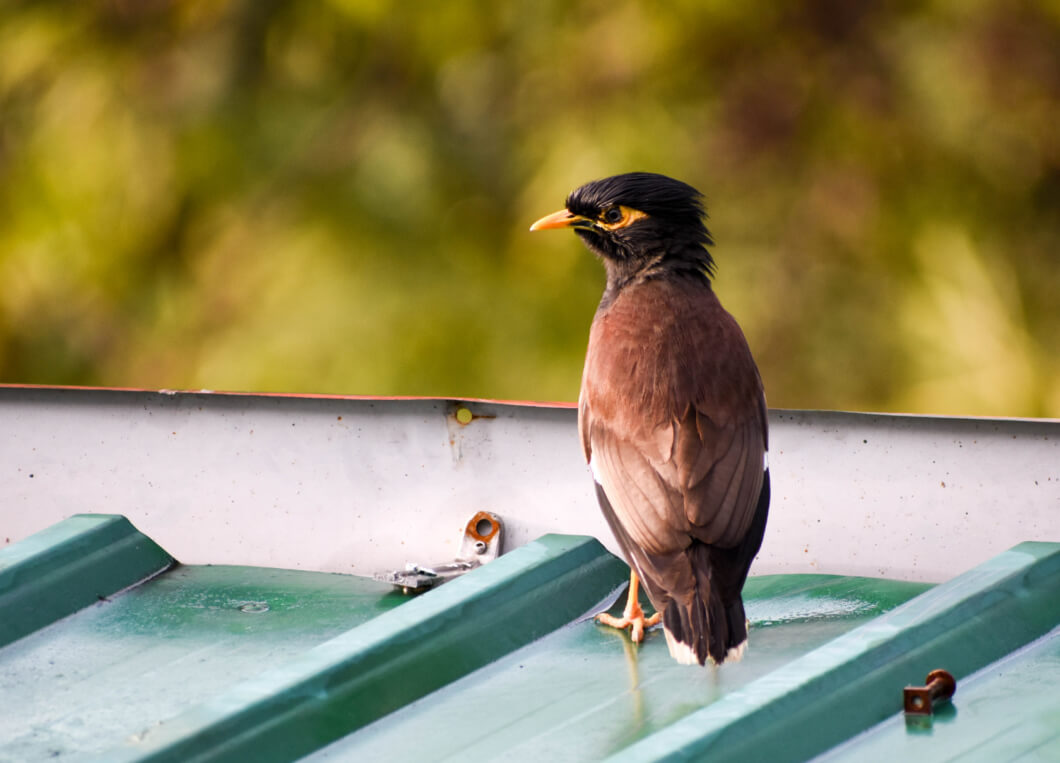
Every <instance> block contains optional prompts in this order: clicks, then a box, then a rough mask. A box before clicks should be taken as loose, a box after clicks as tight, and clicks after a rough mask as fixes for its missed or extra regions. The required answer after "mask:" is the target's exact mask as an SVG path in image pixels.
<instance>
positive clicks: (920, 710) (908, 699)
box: [903, 670, 957, 715]
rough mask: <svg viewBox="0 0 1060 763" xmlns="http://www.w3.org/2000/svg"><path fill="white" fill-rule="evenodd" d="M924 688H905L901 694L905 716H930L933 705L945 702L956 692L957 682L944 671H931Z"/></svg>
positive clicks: (925, 680)
mask: <svg viewBox="0 0 1060 763" xmlns="http://www.w3.org/2000/svg"><path fill="white" fill-rule="evenodd" d="M924 684H925V685H924V686H907V687H905V691H904V692H903V697H904V699H905V712H906V715H931V714H932V713H933V712H934V711H935V709H934V703H936V702H945V701H947V700H949V698H950V697H952V696H953V693H954V692H955V691H957V681H956V680H955V679H954V677H953V676H952V675H950V674H949V673H948V672H947V671H945V670H932V671H931V672H930V673H928V675H927V678H926V679H924Z"/></svg>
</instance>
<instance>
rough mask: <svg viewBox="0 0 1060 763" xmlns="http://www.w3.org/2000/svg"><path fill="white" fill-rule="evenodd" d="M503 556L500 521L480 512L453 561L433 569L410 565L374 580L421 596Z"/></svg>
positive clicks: (471, 522) (465, 528)
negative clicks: (429, 589)
mask: <svg viewBox="0 0 1060 763" xmlns="http://www.w3.org/2000/svg"><path fill="white" fill-rule="evenodd" d="M500 553H501V520H500V517H498V516H497V515H496V514H491V513H490V512H488V511H480V512H479V513H478V514H476V515H475V516H473V517H471V519H469V520H468V521H467V524H466V525H465V526H464V537H463V539H462V540H461V541H460V553H459V554H458V555H457V557H456V558H455V559H454V560H453V561H451V562H443V563H441V564H431V565H422V564H417V563H416V562H408V563H407V564H406V565H405V569H403V570H395V571H393V572H377V573H376V574H375V575H374V576H373V577H374V578H375V579H376V580H381V581H382V582H384V583H390V584H391V585H395V586H399V587H400V588H401V590H402V591H403V592H405V593H420V592H422V591H426V590H427V589H428V588H432V587H433V586H436V585H440V584H441V583H444V582H445V581H447V580H451V579H452V578H455V577H458V576H459V575H463V574H464V573H465V572H470V571H471V570H473V569H475V568H476V567H481V566H482V565H483V564H486V563H487V562H491V561H493V560H494V559H496V558H497V557H498V556H500Z"/></svg>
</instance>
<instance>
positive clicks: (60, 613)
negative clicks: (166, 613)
mask: <svg viewBox="0 0 1060 763" xmlns="http://www.w3.org/2000/svg"><path fill="white" fill-rule="evenodd" d="M172 564H173V558H172V557H171V556H170V555H169V554H167V553H166V552H165V551H163V550H162V549H161V548H160V547H159V546H158V544H156V543H155V542H154V541H153V540H151V539H150V538H148V537H147V536H146V535H143V534H142V533H140V532H139V531H138V530H137V529H136V528H135V527H133V526H132V524H131V523H130V522H129V520H127V519H126V518H125V517H122V516H116V515H106V514H78V515H76V516H73V517H71V518H70V519H67V520H65V521H63V522H59V523H58V524H55V525H52V526H51V527H49V528H47V529H45V530H42V531H41V532H39V533H36V534H35V535H31V536H30V537H28V538H26V539H24V540H22V541H19V542H18V543H15V544H14V545H12V546H8V547H7V548H4V549H0V646H4V645H5V644H10V643H11V642H13V641H15V640H17V639H20V638H22V637H24V636H26V635H27V634H29V633H32V632H33V631H35V630H37V629H38V628H43V627H44V626H46V625H49V624H51V623H53V622H55V621H56V620H59V619H61V618H63V617H66V616H67V615H69V614H72V613H73V612H76V611H77V610H79V609H81V608H82V607H86V606H88V605H89V604H94V603H96V602H97V601H99V600H101V599H105V598H106V597H108V596H111V595H112V594H114V593H116V592H117V591H121V590H122V589H124V588H128V587H129V586H131V585H133V584H135V583H137V582H139V581H141V580H143V579H145V578H147V577H150V576H151V575H154V574H156V573H158V572H160V571H162V570H164V569H166V568H167V567H169V566H170V565H172Z"/></svg>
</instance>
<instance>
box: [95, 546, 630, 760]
mask: <svg viewBox="0 0 1060 763" xmlns="http://www.w3.org/2000/svg"><path fill="white" fill-rule="evenodd" d="M626 574H627V568H626V566H625V565H624V564H623V563H622V562H620V561H619V560H618V559H616V558H615V557H614V556H612V555H611V554H609V553H608V552H607V551H606V550H605V549H604V548H603V546H601V545H600V544H599V543H598V542H597V541H596V540H593V539H591V538H582V537H573V536H558V535H548V536H545V537H543V538H541V539H539V540H537V541H534V542H532V543H530V544H527V545H526V546H523V547H521V548H519V549H516V550H515V551H512V552H511V553H509V554H507V555H505V556H502V557H501V558H499V559H497V560H496V561H494V562H491V563H490V564H488V565H486V566H484V567H481V568H479V569H477V570H474V571H473V572H471V573H469V574H467V575H465V576H463V577H461V578H459V579H457V580H455V581H453V582H451V583H448V584H446V585H445V586H442V587H441V588H439V589H437V590H433V591H430V592H429V593H427V594H425V595H423V596H420V597H417V598H415V599H412V600H410V601H409V602H408V603H406V604H404V605H402V606H401V607H398V608H396V609H393V610H391V611H389V612H386V613H384V614H382V615H380V616H379V617H376V618H375V619H373V620H371V621H369V622H367V623H365V624H364V625H361V626H360V627H357V628H354V629H352V630H350V631H347V632H346V633H343V634H342V635H340V636H338V637H336V638H334V639H332V640H330V641H328V642H326V643H324V644H321V645H320V646H318V647H316V648H314V649H312V650H310V651H308V652H305V653H303V654H302V655H300V656H298V657H296V658H294V659H292V660H290V661H288V662H285V663H281V664H279V665H276V666H275V667H273V668H272V669H270V670H266V671H264V672H263V673H261V674H260V675H258V676H256V677H254V678H251V679H249V680H246V681H243V682H242V683H239V684H238V685H236V686H234V687H233V688H231V689H230V690H228V691H226V692H223V693H221V694H220V695H218V696H216V697H214V698H213V699H211V700H209V701H206V702H204V703H202V704H199V705H197V706H195V707H192V708H190V709H188V710H187V711H185V712H184V713H182V714H181V715H179V716H177V717H175V718H171V719H169V720H167V721H166V722H165V723H163V724H161V725H158V726H152V727H149V728H145V729H143V730H142V733H139V734H137V735H136V736H135V737H133V738H131V739H129V740H127V741H126V743H125V744H124V745H122V746H121V747H116V748H113V749H111V750H109V751H107V752H106V753H104V754H103V755H102V756H101V759H102V760H107V761H119V760H152V761H162V760H172V761H188V760H203V761H205V760H255V761H269V760H291V759H294V758H296V757H299V756H301V755H304V754H306V753H309V752H311V751H313V750H315V749H317V748H319V747H320V746H322V745H324V744H326V743H328V742H330V741H332V740H334V739H337V738H339V737H341V736H343V735H345V734H347V733H349V732H351V731H353V730H355V729H357V728H359V727H361V726H364V725H365V724H367V723H370V722H371V721H374V720H376V719H378V718H380V717H382V716H384V715H386V714H387V713H389V712H391V711H393V710H395V709H397V708H399V707H402V706H403V705H405V704H407V703H409V702H412V701H413V700H415V699H417V698H419V697H422V696H424V695H426V694H428V693H429V692H432V691H434V690H436V689H438V688H439V687H441V686H443V685H445V684H447V683H449V682H451V681H453V680H455V679H457V678H459V677H461V676H463V675H465V674H467V673H469V672H471V671H473V670H475V669H477V668H479V667H481V666H483V665H485V664H486V663H488V662H491V661H493V660H495V659H497V658H498V657H501V656H503V655H505V654H507V653H509V652H511V651H513V650H515V649H518V648H519V647H521V646H523V645H524V644H526V643H528V642H530V641H532V640H534V639H536V638H539V637H540V636H543V635H545V634H547V633H549V632H551V631H553V630H555V629H556V628H558V627H560V626H561V625H563V624H565V623H568V622H570V621H571V620H572V619H574V618H575V617H577V616H578V615H579V614H581V613H583V612H585V611H586V610H587V609H589V608H590V607H592V606H593V605H594V604H595V603H597V602H599V601H600V600H601V599H602V598H603V597H604V596H606V595H607V594H608V593H609V592H611V591H613V590H614V589H615V588H616V586H618V585H620V584H621V583H622V581H623V580H624V579H625V576H626Z"/></svg>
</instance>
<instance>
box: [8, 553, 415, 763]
mask: <svg viewBox="0 0 1060 763" xmlns="http://www.w3.org/2000/svg"><path fill="white" fill-rule="evenodd" d="M408 601H409V598H408V597H406V596H403V595H402V594H401V593H400V592H398V591H396V590H395V589H394V588H393V587H392V586H390V585H387V584H385V583H379V582H377V581H374V580H371V579H370V578H361V577H355V576H352V575H335V574H330V573H321V572H304V571H298V570H276V569H262V568H256V567H229V566H221V565H219V566H177V567H174V568H172V569H170V570H168V571H167V572H165V573H163V574H161V575H158V576H156V577H154V578H152V579H151V580H149V581H147V582H145V583H143V584H142V585H139V586H136V587H135V588H132V589H130V590H127V591H124V592H122V593H120V594H118V595H116V596H113V597H111V598H110V600H109V601H104V602H96V604H95V605H94V606H90V607H87V608H85V609H82V610H81V611H79V612H77V613H75V614H74V615H72V616H70V617H69V618H67V619H66V620H64V621H63V622H62V623H61V624H59V626H58V627H54V628H44V629H42V630H39V631H37V632H35V633H31V634H30V635H28V636H26V637H25V638H22V639H20V640H19V641H17V642H15V643H13V644H10V645H8V646H7V647H5V648H3V649H0V697H2V698H3V700H2V704H3V712H2V713H0V740H2V741H0V761H8V760H10V761H28V760H45V759H48V758H51V757H55V756H63V757H64V758H65V757H76V758H77V759H79V760H80V759H82V758H84V757H85V756H88V755H101V754H102V753H104V752H105V751H106V750H107V749H109V748H110V747H113V746H115V745H117V744H120V743H121V741H122V740H124V739H126V738H128V737H131V736H135V735H139V734H141V733H143V731H144V729H147V728H151V727H154V726H157V725H158V724H160V723H161V724H164V723H166V722H167V721H168V720H169V719H170V718H173V717H174V716H177V715H179V714H180V713H181V712H183V711H185V710H187V709H188V708H190V707H194V706H195V705H197V704H199V703H201V702H203V701H205V700H207V699H209V698H211V697H215V696H217V695H219V694H222V693H224V692H225V691H227V690H228V689H230V688H231V687H232V686H233V685H236V684H239V683H240V682H242V681H245V680H247V679H249V678H252V677H254V676H256V675H259V674H260V673H262V672H264V671H266V670H268V669H269V668H270V667H272V666H274V665H277V664H282V663H284V662H286V661H287V660H290V659H292V658H294V657H296V656H298V655H300V654H303V653H304V652H306V651H308V650H309V649H312V648H313V647H315V646H319V645H320V644H322V643H324V642H325V641H327V640H328V639H331V638H334V637H335V636H337V635H339V634H341V633H344V632H346V631H348V630H349V629H351V628H354V627H356V626H358V625H361V624H362V623H365V622H367V621H369V620H371V619H372V618H373V617H376V616H378V615H380V614H382V613H384V612H386V611H389V610H391V609H394V608H395V607H397V606H399V605H402V604H404V603H406V602H408Z"/></svg>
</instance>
